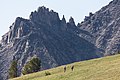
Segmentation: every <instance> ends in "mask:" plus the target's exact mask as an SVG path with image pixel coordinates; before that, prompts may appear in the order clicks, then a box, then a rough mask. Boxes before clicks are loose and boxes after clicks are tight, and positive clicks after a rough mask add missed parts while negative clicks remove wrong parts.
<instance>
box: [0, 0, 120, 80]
mask: <svg viewBox="0 0 120 80" xmlns="http://www.w3.org/2000/svg"><path fill="white" fill-rule="evenodd" d="M119 26H120V1H119V0H113V1H112V2H110V3H109V5H107V6H105V7H103V8H102V9H101V10H99V11H98V12H96V13H95V14H92V13H90V15H89V16H86V17H85V19H84V21H83V22H81V23H79V24H78V25H77V26H76V25H75V22H74V19H73V18H72V17H71V18H70V19H69V22H66V20H65V17H64V16H63V18H62V19H61V20H60V18H59V15H58V13H56V12H54V11H53V10H49V9H48V8H46V7H44V6H43V7H39V8H38V10H36V11H34V12H31V14H30V18H29V19H23V18H20V17H18V18H16V20H15V22H14V23H13V24H12V25H11V26H10V29H9V31H8V32H7V33H6V34H5V35H3V36H2V40H1V41H0V80H6V79H7V78H8V69H9V67H10V64H11V61H12V60H17V61H18V76H20V75H21V70H22V68H23V66H24V65H25V64H26V62H27V61H29V60H30V59H31V58H32V57H34V56H37V57H39V58H40V59H41V62H42V70H44V69H48V68H53V67H56V66H60V65H64V64H68V63H72V62H76V61H82V60H88V59H93V58H98V57H103V56H106V55H111V54H115V53H116V52H117V51H118V50H120V27H119Z"/></svg>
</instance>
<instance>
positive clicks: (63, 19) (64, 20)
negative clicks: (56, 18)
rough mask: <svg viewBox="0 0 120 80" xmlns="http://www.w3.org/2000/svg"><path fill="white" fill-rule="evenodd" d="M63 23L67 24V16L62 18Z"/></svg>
mask: <svg viewBox="0 0 120 80" xmlns="http://www.w3.org/2000/svg"><path fill="white" fill-rule="evenodd" d="M61 21H62V22H64V23H66V19H65V16H64V15H63V17H62V20H61Z"/></svg>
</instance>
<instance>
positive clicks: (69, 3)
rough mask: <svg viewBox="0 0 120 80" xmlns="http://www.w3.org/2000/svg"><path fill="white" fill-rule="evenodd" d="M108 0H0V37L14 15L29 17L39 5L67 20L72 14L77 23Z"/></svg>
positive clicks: (13, 19) (12, 20) (11, 21)
mask: <svg viewBox="0 0 120 80" xmlns="http://www.w3.org/2000/svg"><path fill="white" fill-rule="evenodd" d="M110 1H112V0H0V39H1V36H2V35H4V34H5V33H6V32H8V31H9V26H10V25H12V23H13V22H14V21H15V19H16V17H23V18H26V19H29V15H30V13H31V12H32V11H35V10H37V8H38V7H40V6H45V7H47V8H49V9H52V10H54V11H55V12H58V13H59V16H60V18H62V16H63V15H65V18H66V20H67V21H68V20H69V18H70V16H72V17H73V18H74V20H75V23H76V24H77V23H78V22H81V21H83V20H84V17H85V16H87V15H88V14H89V12H92V13H95V12H96V11H98V10H99V9H101V8H102V7H103V6H105V5H107V4H109V2H110Z"/></svg>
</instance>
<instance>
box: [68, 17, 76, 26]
mask: <svg viewBox="0 0 120 80" xmlns="http://www.w3.org/2000/svg"><path fill="white" fill-rule="evenodd" d="M69 24H71V25H75V22H74V19H73V18H72V17H70V19H69Z"/></svg>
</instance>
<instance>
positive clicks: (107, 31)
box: [79, 0, 120, 56]
mask: <svg viewBox="0 0 120 80" xmlns="http://www.w3.org/2000/svg"><path fill="white" fill-rule="evenodd" d="M79 27H80V29H82V30H85V31H87V32H89V33H90V34H91V35H93V36H94V40H93V39H92V41H94V45H95V46H96V47H97V48H99V52H101V53H103V54H104V55H105V56H106V55H111V54H115V53H116V52H117V51H118V50H120V0H113V1H112V2H110V3H109V4H108V5H107V6H105V7H103V8H101V10H99V11H98V12H96V13H95V14H92V13H90V14H89V16H86V17H85V19H84V21H83V22H82V23H81V24H80V26H79Z"/></svg>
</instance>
